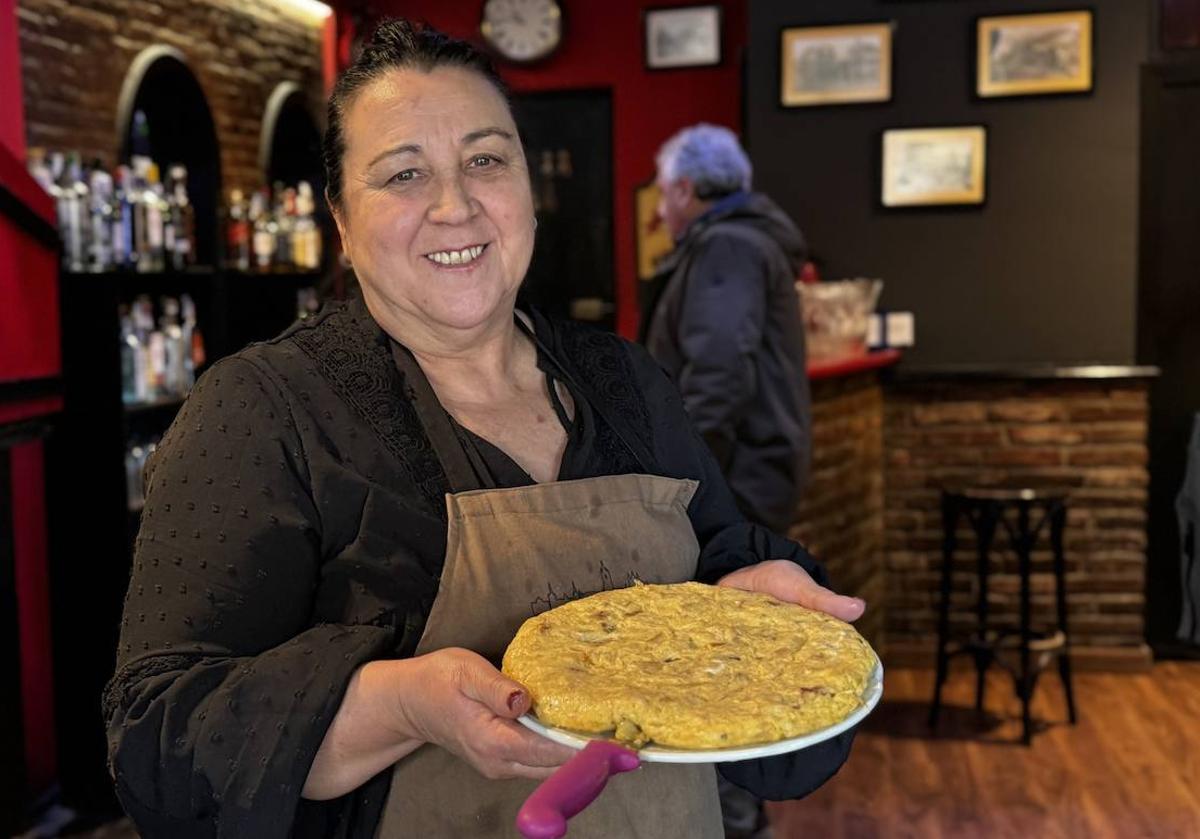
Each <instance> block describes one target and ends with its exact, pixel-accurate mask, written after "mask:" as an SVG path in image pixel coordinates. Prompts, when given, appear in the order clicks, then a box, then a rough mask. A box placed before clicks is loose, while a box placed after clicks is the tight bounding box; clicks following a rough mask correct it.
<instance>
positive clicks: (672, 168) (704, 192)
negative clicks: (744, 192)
mask: <svg viewBox="0 0 1200 839" xmlns="http://www.w3.org/2000/svg"><path fill="white" fill-rule="evenodd" d="M655 162H656V163H657V164H658V171H659V173H660V174H661V175H662V176H663V178H664V179H666V180H667V181H668V182H670V181H677V180H679V179H680V178H687V179H688V180H689V181H691V182H692V188H693V189H695V191H696V197H697V198H699V199H701V200H708V199H710V198H721V197H723V196H726V195H729V194H730V193H733V192H737V191H738V190H740V189H749V188H750V179H751V176H752V174H753V167H751V165H750V158H748V157H746V152H744V151H742V145H741V143H739V142H738V138H737V135H736V134H734V133H733V132H732V131H730V130H729V129H728V128H724V127H722V126H720V125H709V124H708V123H706V122H702V123H700V124H699V125H693V126H690V127H688V128H685V129H683V130H682V131H680V132H679V133H677V134H675V135H674V136H673V137H671V139H669V140H667V142H665V143H663V144H662V148H660V149H659V150H658V155H657V156H656V157H655Z"/></svg>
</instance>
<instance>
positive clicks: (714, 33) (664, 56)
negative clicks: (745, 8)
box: [643, 5, 721, 70]
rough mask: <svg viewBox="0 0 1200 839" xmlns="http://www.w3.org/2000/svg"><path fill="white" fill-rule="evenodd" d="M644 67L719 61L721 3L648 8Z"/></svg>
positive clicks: (655, 67)
mask: <svg viewBox="0 0 1200 839" xmlns="http://www.w3.org/2000/svg"><path fill="white" fill-rule="evenodd" d="M643 23H644V29H645V33H646V43H645V56H646V67H647V68H649V69H651V70H672V69H676V68H679V67H712V66H715V65H717V64H720V63H721V7H720V6H716V5H712V6H672V7H670V8H665V9H647V10H646V12H645V14H644V17H643Z"/></svg>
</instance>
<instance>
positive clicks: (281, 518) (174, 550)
mask: <svg viewBox="0 0 1200 839" xmlns="http://www.w3.org/2000/svg"><path fill="white" fill-rule="evenodd" d="M535 331H536V334H537V337H538V339H539V340H540V342H541V344H542V347H541V362H540V363H541V364H542V365H543V369H547V370H550V369H553V370H556V371H559V373H560V374H561V375H562V376H563V377H565V378H566V379H569V380H570V381H569V382H565V383H566V384H567V386H568V387H569V388H570V389H571V391H572V397H573V398H574V401H575V404H576V406H577V413H576V418H575V423H574V425H573V427H572V429H571V433H570V434H569V435H568V444H567V452H566V454H565V456H564V459H563V472H562V474H561V475H560V477H561V478H562V479H564V480H569V479H572V478H585V477H593V476H597V475H605V474H623V473H628V472H631V471H639V470H645V469H648V470H651V471H653V472H654V473H656V474H662V475H667V476H670V477H679V478H695V479H698V480H699V481H700V488H699V491H698V492H697V494H696V497H695V499H694V500H693V501H692V504H691V506H690V507H689V510H688V513H689V516H690V518H691V520H692V523H693V525H694V526H695V529H696V534H697V538H698V541H699V543H700V545H701V549H702V553H701V557H700V564H699V571H698V574H697V578H698V579H700V580H703V581H709V582H711V581H715V580H716V579H717V578H718V577H720V576H721V575H722V574H725V573H727V572H729V571H731V570H733V569H735V568H738V567H741V566H743V565H746V564H748V563H752V562H757V561H760V560H763V559H767V558H779V557H789V558H792V559H794V560H795V561H796V562H799V563H801V564H802V565H804V566H805V567H806V568H808V569H809V570H810V571H811V572H812V573H813V574H814V576H816V577H817V578H818V579H819V580H823V579H824V573H823V571H822V570H821V569H820V567H819V566H818V565H817V564H816V563H815V562H814V561H813V560H812V559H811V558H810V557H809V556H808V555H807V554H806V553H805V552H804V550H803V549H802V548H801V547H800V546H799V545H796V544H795V543H793V542H789V541H787V540H785V539H783V538H782V537H780V536H777V535H775V534H773V533H770V532H768V531H766V530H765V529H763V528H760V527H757V526H754V525H750V524H748V523H746V522H745V520H744V519H743V518H742V516H741V515H740V514H739V513H738V511H737V509H736V507H735V505H734V503H733V500H732V498H731V496H730V494H729V490H728V488H727V487H726V485H725V482H724V481H723V479H722V478H721V476H720V474H719V472H718V470H717V467H716V464H715V462H714V461H713V459H712V457H711V456H710V454H709V452H708V450H707V448H706V447H705V445H704V443H703V442H702V441H701V440H700V438H699V437H698V436H697V435H696V433H695V432H694V431H693V430H692V427H691V425H690V424H689V422H688V420H687V418H686V416H685V414H684V411H683V406H682V403H681V401H680V398H679V396H678V394H677V392H676V391H675V389H674V388H673V387H672V386H671V385H670V383H669V382H668V381H667V379H666V377H665V375H664V374H663V373H662V372H661V370H659V368H658V367H657V366H656V365H655V364H654V362H653V361H651V360H650V359H649V357H648V356H647V355H646V354H645V353H644V352H643V351H642V350H641V349H640V348H639V347H637V346H636V345H633V344H630V343H628V342H626V341H623V340H621V339H620V338H617V337H615V336H613V335H610V334H607V333H603V332H599V331H595V330H591V329H587V328H583V327H578V326H575V325H570V324H563V323H554V322H549V321H547V320H544V319H542V318H540V317H535ZM421 385H425V383H424V382H415V383H414V382H413V381H410V380H409V379H408V378H407V377H406V376H405V375H404V374H402V373H401V371H400V370H399V369H398V368H397V365H396V364H395V362H394V361H393V359H392V356H391V349H390V345H389V340H388V338H387V336H386V335H385V334H384V333H383V332H382V330H380V328H379V327H378V325H377V324H376V323H375V321H374V320H373V319H372V318H371V317H370V315H369V314H368V313H367V312H366V310H365V308H364V307H363V306H362V304H361V303H351V304H349V305H344V306H336V307H331V308H330V309H327V310H326V311H325V312H323V313H322V314H321V315H320V316H318V317H317V318H315V319H312V320H309V321H304V322H302V323H299V324H297V325H295V326H293V327H291V328H290V329H289V330H288V331H287V332H285V333H284V334H283V335H281V336H280V337H278V338H276V339H274V340H272V341H269V342H266V343H262V344H256V345H253V346H251V347H249V348H247V349H246V350H243V351H242V352H240V353H238V354H236V355H234V356H232V357H230V358H228V359H225V360H223V361H221V362H219V363H218V364H216V365H214V367H213V368H212V369H211V370H210V371H208V372H207V373H206V374H205V375H204V376H203V377H201V379H200V381H199V382H198V383H197V384H196V386H195V388H194V390H193V392H192V395H191V396H190V398H189V399H188V401H187V403H186V404H185V406H184V407H183V409H182V410H181V412H180V414H179V416H178V417H177V419H176V420H175V422H174V423H173V424H172V426H171V429H170V431H169V432H168V433H167V435H166V436H165V437H164V439H163V441H162V445H161V446H160V447H159V449H158V451H157V453H156V455H155V457H154V458H153V459H152V461H151V463H150V465H149V467H148V469H147V474H146V484H147V497H146V507H145V511H144V513H143V520H142V527H141V531H140V533H139V534H138V538H137V543H136V549H135V556H134V564H133V574H132V579H131V581H130V586H129V592H128V595H127V598H126V602H125V611H124V617H123V619H122V627H121V640H120V647H119V649H118V651H117V672H116V675H115V676H114V677H113V679H112V681H111V682H110V684H109V687H108V689H107V691H106V694H105V698H104V710H105V718H106V720H107V722H108V742H109V756H110V765H111V770H112V772H113V775H114V778H115V781H116V786H117V791H118V794H119V796H120V798H121V800H122V802H123V804H124V806H125V807H126V809H127V811H128V812H129V813H130V815H131V816H132V817H133V818H134V820H135V822H136V823H137V825H138V828H139V830H140V831H141V833H142V835H143V836H146V837H156V836H163V837H166V836H169V837H191V836H196V837H201V836H203V837H210V836H229V837H234V836H237V837H246V836H253V837H262V838H263V839H265V838H266V837H284V836H304V837H307V836H348V837H363V838H364V839H366V837H370V836H372V835H373V831H374V829H375V825H376V823H377V821H378V817H379V810H380V807H381V806H382V804H383V798H384V796H385V794H386V792H387V784H388V779H389V773H388V772H384V773H381V774H380V775H379V776H377V777H376V778H375V779H373V780H371V781H369V782H368V783H366V784H364V785H363V786H362V787H360V788H359V789H358V790H355V791H354V792H352V793H350V794H348V795H346V796H344V797H343V798H341V799H338V800H335V801H329V802H310V801H306V800H303V799H301V798H300V791H301V789H302V788H303V786H304V781H305V778H306V777H307V774H308V769H309V766H310V765H311V763H312V759H313V756H314V755H315V754H316V751H317V749H318V747H319V746H320V744H321V740H322V739H323V737H324V734H325V731H326V729H327V728H328V726H329V723H330V721H331V719H332V718H333V716H334V714H335V713H336V711H337V708H338V705H339V703H340V701H341V697H342V693H343V691H344V689H345V687H346V684H347V683H348V681H349V679H350V676H351V674H352V673H353V671H354V670H355V669H356V668H358V667H359V666H361V665H362V664H364V663H366V662H368V661H371V660H375V659H380V658H389V657H404V656H408V655H411V654H412V652H413V650H414V648H415V647H416V643H417V640H418V639H419V638H420V635H421V631H422V628H423V626H424V622H425V618H426V616H427V615H428V614H429V609H430V606H431V604H432V602H433V599H434V597H435V595H436V594H437V585H438V576H439V574H440V570H441V565H442V558H443V554H444V552H445V541H446V536H445V527H446V520H445V517H446V513H445V507H444V502H443V498H444V494H445V493H446V492H447V491H451V489H452V487H451V486H450V485H449V484H448V482H447V479H446V474H445V471H444V470H443V468H442V465H441V462H440V461H439V459H438V457H437V455H436V454H435V448H434V446H433V445H432V443H431V441H430V438H429V436H428V435H427V433H426V430H425V426H424V425H423V424H422V422H421V420H420V418H419V417H420V412H419V411H418V407H420V408H421V409H422V410H423V411H430V410H434V411H436V410H440V406H437V405H436V404H434V405H429V404H427V401H428V397H425V398H426V403H422V404H418V402H419V399H418V395H417V394H418V393H428V387H427V386H425V387H421ZM596 403H600V404H596ZM616 425H620V426H623V427H620V428H617V427H614V426H616ZM474 442H475V444H476V445H475V448H476V449H477V453H480V454H481V457H482V461H483V463H484V464H485V466H486V467H487V469H488V474H489V475H490V476H491V478H492V480H494V481H496V482H497V483H498V484H499V485H504V486H507V485H516V484H517V483H521V482H525V481H527V480H528V476H527V475H524V473H523V472H522V471H521V470H520V469H519V467H516V464H514V463H512V461H511V460H510V459H508V458H507V456H506V455H504V453H503V452H501V451H499V450H498V449H495V447H491V446H490V444H488V443H487V441H486V440H482V439H480V438H476V439H475V440H474ZM631 443H632V445H631ZM633 449H638V450H640V452H641V457H639V456H638V455H637V453H636V452H634V451H633ZM645 458H649V459H651V460H652V463H650V464H644V463H642V462H641V461H642V460H643V459H645ZM514 470H515V471H514ZM522 476H523V477H522ZM460 488H461V487H455V488H453V489H460ZM850 739H851V737H850V735H846V736H843V737H842V738H839V739H837V740H835V741H831V742H830V744H829V745H827V746H825V747H823V748H822V747H819V748H817V749H810V750H808V751H805V752H800V753H797V754H796V755H793V756H790V757H787V758H786V759H771V760H768V761H750V762H746V763H739V764H726V765H723V766H722V767H721V771H722V773H723V774H725V775H726V776H727V777H729V778H730V779H731V780H734V781H735V782H737V783H741V784H743V785H745V786H748V787H750V788H752V789H754V790H755V791H757V792H759V793H762V794H766V795H770V796H772V797H789V796H795V795H799V794H804V793H806V792H808V791H809V790H810V789H812V788H814V787H815V786H817V785H819V784H820V783H821V782H822V781H823V780H824V779H825V778H827V777H829V775H831V774H832V773H833V772H834V771H836V769H837V767H838V766H840V764H841V763H842V761H843V760H844V759H845V756H846V753H847V751H848V749H849V744H850Z"/></svg>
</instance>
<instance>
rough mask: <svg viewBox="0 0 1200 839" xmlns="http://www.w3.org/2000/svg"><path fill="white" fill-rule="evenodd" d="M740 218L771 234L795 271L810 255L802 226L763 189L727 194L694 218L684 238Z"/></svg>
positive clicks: (739, 221) (740, 222)
mask: <svg viewBox="0 0 1200 839" xmlns="http://www.w3.org/2000/svg"><path fill="white" fill-rule="evenodd" d="M723 222H737V223H739V224H747V225H751V226H753V227H756V228H758V229H759V230H760V231H762V232H763V233H765V234H766V235H768V236H770V237H771V238H772V239H774V240H775V241H776V242H778V243H779V246H780V247H781V248H782V249H783V252H784V253H785V254H787V257H788V261H789V262H791V264H792V270H793V272H794V273H795V274H797V275H798V274H799V273H800V269H801V268H803V267H804V262H805V260H807V258H808V246H807V245H806V244H805V242H804V237H803V236H802V235H801V234H800V230H799V228H797V227H796V225H795V223H793V222H792V220H791V219H790V218H788V215H787V213H785V212H784V211H783V210H782V209H781V208H780V207H779V205H778V204H776V203H775V202H774V201H772V200H771V199H770V198H768V197H767V196H765V195H763V194H762V193H761V192H744V193H738V194H736V195H731V196H729V197H727V198H723V199H721V200H719V201H717V203H716V204H715V205H714V206H713V208H712V209H711V210H709V212H708V213H707V214H705V215H703V216H701V217H700V218H698V219H696V220H695V221H694V222H692V224H691V226H690V227H689V228H688V230H687V232H686V233H685V234H684V239H690V238H692V237H693V236H696V235H699V234H700V233H701V232H702V231H704V230H705V229H707V228H709V227H711V226H712V225H714V224H721V223H723Z"/></svg>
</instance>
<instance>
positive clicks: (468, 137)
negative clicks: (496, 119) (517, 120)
mask: <svg viewBox="0 0 1200 839" xmlns="http://www.w3.org/2000/svg"><path fill="white" fill-rule="evenodd" d="M487 137H500V138H501V139H504V140H512V138H513V135H512V132H510V131H505V130H504V129H503V128H496V127H489V128H480V129H478V130H476V131H472V132H470V133H469V134H464V135H463V138H462V144H463V145H464V146H469V145H471V144H472V143H477V142H479V141H480V140H483V139H485V138H487Z"/></svg>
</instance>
